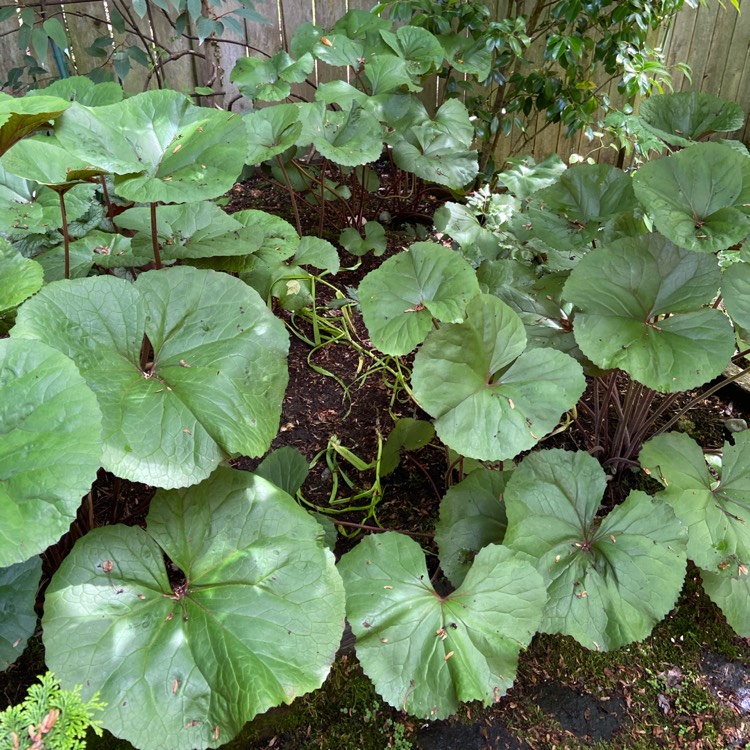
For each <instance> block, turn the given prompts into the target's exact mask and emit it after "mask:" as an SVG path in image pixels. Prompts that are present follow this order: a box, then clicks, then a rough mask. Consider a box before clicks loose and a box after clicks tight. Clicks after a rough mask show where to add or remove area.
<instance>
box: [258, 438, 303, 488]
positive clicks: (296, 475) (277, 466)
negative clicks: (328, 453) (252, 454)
mask: <svg viewBox="0 0 750 750" xmlns="http://www.w3.org/2000/svg"><path fill="white" fill-rule="evenodd" d="M309 473H310V466H309V464H308V463H307V459H306V458H305V457H304V456H303V455H302V454H301V453H300V452H299V451H298V450H297V449H296V448H292V447H291V446H289V445H285V446H283V447H281V448H278V449H277V450H275V451H273V452H272V453H269V454H268V455H267V456H266V457H265V458H264V459H263V460H262V461H261V462H260V465H259V466H258V468H257V469H256V470H255V474H256V475H257V476H259V477H263V479H267V480H268V481H269V482H271V484H275V485H276V486H277V487H278V488H279V489H280V490H284V492H286V493H287V494H289V495H292V496H294V495H296V494H297V490H299V488H300V487H302V484H303V483H304V481H305V479H307V475H308V474H309Z"/></svg>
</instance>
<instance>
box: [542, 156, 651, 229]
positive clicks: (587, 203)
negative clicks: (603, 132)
mask: <svg viewBox="0 0 750 750" xmlns="http://www.w3.org/2000/svg"><path fill="white" fill-rule="evenodd" d="M535 197H536V198H537V199H538V200H540V201H542V202H543V203H544V204H545V205H547V206H549V208H550V209H551V210H552V211H555V212H556V213H557V214H559V215H560V216H563V217H564V218H565V219H567V220H568V221H571V222H577V223H579V224H583V225H584V226H587V225H588V224H589V223H591V222H597V223H603V222H605V221H607V220H608V219H611V218H613V217H614V216H617V215H618V214H621V213H626V212H632V211H633V209H635V207H636V205H637V203H636V199H635V194H634V193H633V184H632V181H631V179H630V177H629V176H628V175H627V174H625V172H623V171H622V170H620V169H616V168H615V167H613V166H611V165H609V164H576V165H574V166H572V167H570V169H567V170H565V171H564V172H562V173H561V174H560V177H559V179H558V181H557V182H556V183H555V184H554V185H551V186H550V187H547V188H544V189H543V190H540V191H539V192H538V193H536V196H535Z"/></svg>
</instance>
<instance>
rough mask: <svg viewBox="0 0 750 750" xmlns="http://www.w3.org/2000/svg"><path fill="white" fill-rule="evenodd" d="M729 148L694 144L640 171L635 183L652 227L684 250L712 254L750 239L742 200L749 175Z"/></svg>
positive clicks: (747, 218) (719, 145)
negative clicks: (649, 216) (651, 218)
mask: <svg viewBox="0 0 750 750" xmlns="http://www.w3.org/2000/svg"><path fill="white" fill-rule="evenodd" d="M743 161H744V160H743V159H742V158H740V157H738V154H737V152H736V151H735V150H734V149H733V148H731V147H730V146H726V145H724V144H721V143H696V144H695V145H693V146H690V148H686V149H684V150H682V151H679V152H677V153H675V154H672V155H671V156H668V157H664V158H661V159H656V160H655V161H650V162H648V163H646V164H644V165H642V166H641V167H640V168H639V169H638V171H637V172H636V174H635V176H634V177H633V188H634V190H635V194H636V196H637V198H638V200H639V201H640V202H641V203H642V204H643V207H644V208H645V209H646V210H647V211H648V212H649V214H650V215H651V216H652V217H653V220H654V225H655V226H656V228H657V229H658V230H659V231H660V232H661V233H662V234H663V235H664V236H665V237H668V238H669V239H670V240H672V242H674V243H675V244H676V245H679V246H680V247H685V248H688V249H690V250H698V251H701V252H707V253H714V252H716V251H717V250H723V249H725V248H727V247H729V246H730V245H734V244H736V243H737V242H740V241H741V240H743V239H744V238H745V237H746V236H747V235H748V233H750V217H748V216H746V215H745V214H744V213H743V211H742V210H741V201H740V200H739V199H740V195H741V193H742V191H743V189H746V188H745V181H746V175H750V172H748V170H744V171H743V167H742V164H743Z"/></svg>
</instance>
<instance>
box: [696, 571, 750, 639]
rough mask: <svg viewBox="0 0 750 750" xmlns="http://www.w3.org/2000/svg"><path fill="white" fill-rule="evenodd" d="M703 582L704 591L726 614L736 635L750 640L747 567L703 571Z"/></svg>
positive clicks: (749, 579) (749, 602)
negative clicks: (710, 571)
mask: <svg viewBox="0 0 750 750" xmlns="http://www.w3.org/2000/svg"><path fill="white" fill-rule="evenodd" d="M738 568H739V569H738ZM701 580H702V582H703V589H704V591H705V592H706V593H707V594H708V596H709V597H710V599H711V601H712V602H713V603H714V604H715V605H716V606H717V607H719V608H720V609H721V611H722V612H723V613H724V617H726V618H727V622H728V623H729V624H730V625H731V626H732V628H733V630H734V631H735V633H737V634H738V635H740V636H742V637H743V638H750V577H748V573H747V565H742V566H738V565H734V566H731V567H728V568H727V569H726V570H723V571H719V572H716V573H709V572H708V571H706V570H701Z"/></svg>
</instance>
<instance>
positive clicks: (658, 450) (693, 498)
mask: <svg viewBox="0 0 750 750" xmlns="http://www.w3.org/2000/svg"><path fill="white" fill-rule="evenodd" d="M639 460H640V463H641V465H642V466H643V467H644V468H645V469H647V470H648V471H649V474H650V476H652V477H653V478H654V479H656V480H658V481H659V482H661V483H662V485H663V486H664V489H663V490H662V491H661V492H660V493H659V497H662V498H663V499H664V500H665V501H666V502H667V503H669V504H670V505H671V506H672V508H673V509H674V512H675V514H676V515H677V517H678V518H679V519H680V520H681V521H682V522H683V523H684V524H685V526H686V527H687V529H688V542H687V553H688V557H689V558H690V559H691V560H692V561H693V562H694V563H695V564H696V565H697V566H698V567H700V568H702V569H704V570H706V571H708V572H709V573H719V571H721V570H724V569H725V568H726V567H727V566H728V565H729V564H730V563H731V562H732V560H737V561H739V562H741V563H748V562H750V527H749V526H748V523H747V521H748V519H750V433H747V432H741V433H738V434H737V435H735V444H734V445H730V444H729V443H725V444H724V458H723V461H722V469H721V479H720V481H719V482H717V481H716V480H715V479H714V478H713V477H712V476H711V473H710V472H709V470H708V466H707V465H706V461H705V459H704V457H703V451H702V449H701V447H700V446H699V445H698V444H697V443H696V442H695V441H694V440H692V438H690V437H688V436H687V435H684V434H682V433H677V432H670V433H667V434H665V435H657V436H656V437H654V438H652V439H651V440H649V441H648V442H647V443H645V444H644V446H643V449H642V450H641V453H640V456H639Z"/></svg>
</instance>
